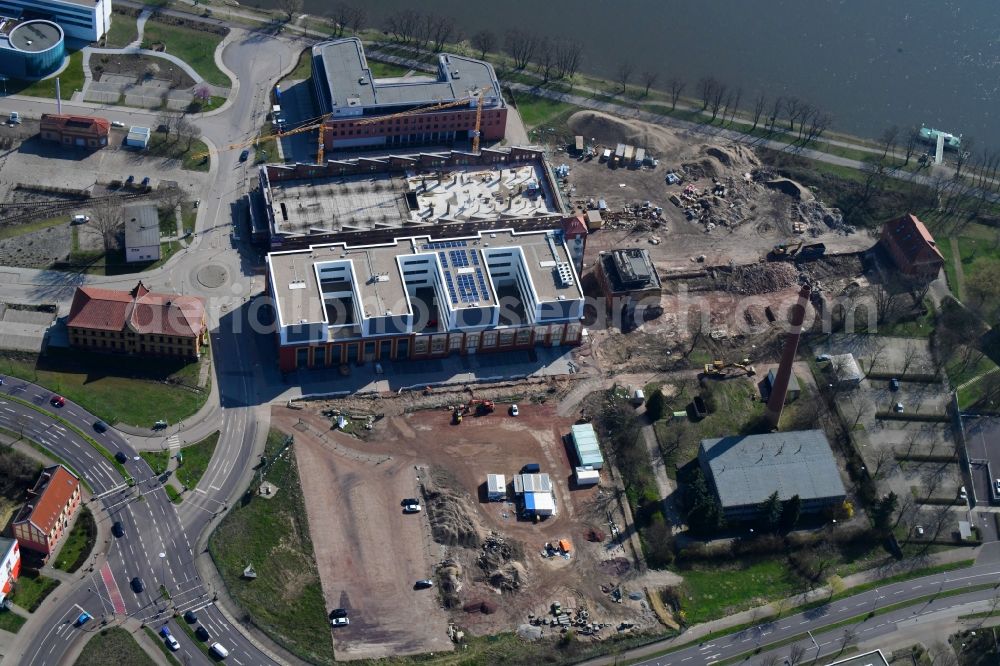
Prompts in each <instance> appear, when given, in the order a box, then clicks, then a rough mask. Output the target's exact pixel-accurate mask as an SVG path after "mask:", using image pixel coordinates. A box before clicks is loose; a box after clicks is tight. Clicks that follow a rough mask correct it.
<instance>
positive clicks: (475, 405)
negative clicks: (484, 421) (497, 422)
mask: <svg viewBox="0 0 1000 666" xmlns="http://www.w3.org/2000/svg"><path fill="white" fill-rule="evenodd" d="M496 409H497V406H496V403H494V402H493V401H492V400H481V399H479V398H473V399H472V400H470V401H469V402H467V403H465V404H464V405H458V406H457V407H455V410H454V411H453V412H452V414H451V416H452V423H454V424H455V425H458V424H459V423H461V422H462V417H464V416H467V415H468V414H470V413H472V412H473V411H475V413H476V416H486V415H487V414H492V413H493V412H495V411H496Z"/></svg>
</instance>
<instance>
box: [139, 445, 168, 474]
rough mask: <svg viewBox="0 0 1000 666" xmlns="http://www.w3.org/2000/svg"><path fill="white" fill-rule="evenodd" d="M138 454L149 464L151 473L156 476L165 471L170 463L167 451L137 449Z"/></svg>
mask: <svg viewBox="0 0 1000 666" xmlns="http://www.w3.org/2000/svg"><path fill="white" fill-rule="evenodd" d="M139 456H140V457H141V458H142V459H143V460H145V461H146V462H147V463H148V464H149V467H150V469H152V470H153V474H156V475H157V476H159V475H160V474H163V473H164V472H166V471H167V465H168V464H169V463H170V452H169V451H139Z"/></svg>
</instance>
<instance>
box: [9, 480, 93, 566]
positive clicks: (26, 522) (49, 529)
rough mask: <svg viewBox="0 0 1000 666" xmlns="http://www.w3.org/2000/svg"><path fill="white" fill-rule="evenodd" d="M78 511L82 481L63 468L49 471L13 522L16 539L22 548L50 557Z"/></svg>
mask: <svg viewBox="0 0 1000 666" xmlns="http://www.w3.org/2000/svg"><path fill="white" fill-rule="evenodd" d="M79 508H80V480H79V479H78V478H76V476H74V475H73V473H72V472H70V471H69V470H68V469H66V468H65V467H63V466H62V465H53V466H52V467H46V468H45V469H43V470H42V475H41V476H39V477H38V481H36V482H35V485H34V487H33V488H32V489H31V490H29V491H28V503H27V504H25V505H24V506H23V507H21V510H20V511H19V512H18V513H17V516H16V517H15V518H14V522H13V523H12V525H13V532H14V538H15V539H17V542H18V543H19V544H20V545H21V548H29V549H31V550H34V551H38V552H40V553H43V554H45V555H49V554H50V553H51V552H52V551H53V550H54V549H55V547H56V545H57V544H58V543H59V539H60V538H62V536H63V535H64V534H65V533H66V531H67V528H68V527H69V524H70V521H71V520H72V519H73V515H74V514H75V513H76V511H77V509H79Z"/></svg>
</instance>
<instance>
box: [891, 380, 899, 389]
mask: <svg viewBox="0 0 1000 666" xmlns="http://www.w3.org/2000/svg"><path fill="white" fill-rule="evenodd" d="M889 390H890V391H898V390H899V380H898V379H896V378H895V377H893V378H892V379H890V380H889Z"/></svg>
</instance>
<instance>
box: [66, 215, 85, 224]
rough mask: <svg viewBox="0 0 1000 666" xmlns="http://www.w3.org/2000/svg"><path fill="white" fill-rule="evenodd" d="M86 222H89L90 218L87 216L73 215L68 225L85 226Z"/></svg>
mask: <svg viewBox="0 0 1000 666" xmlns="http://www.w3.org/2000/svg"><path fill="white" fill-rule="evenodd" d="M87 222H90V217H88V216H87V215H74V216H73V217H72V218H70V221H69V223H70V224H87Z"/></svg>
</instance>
